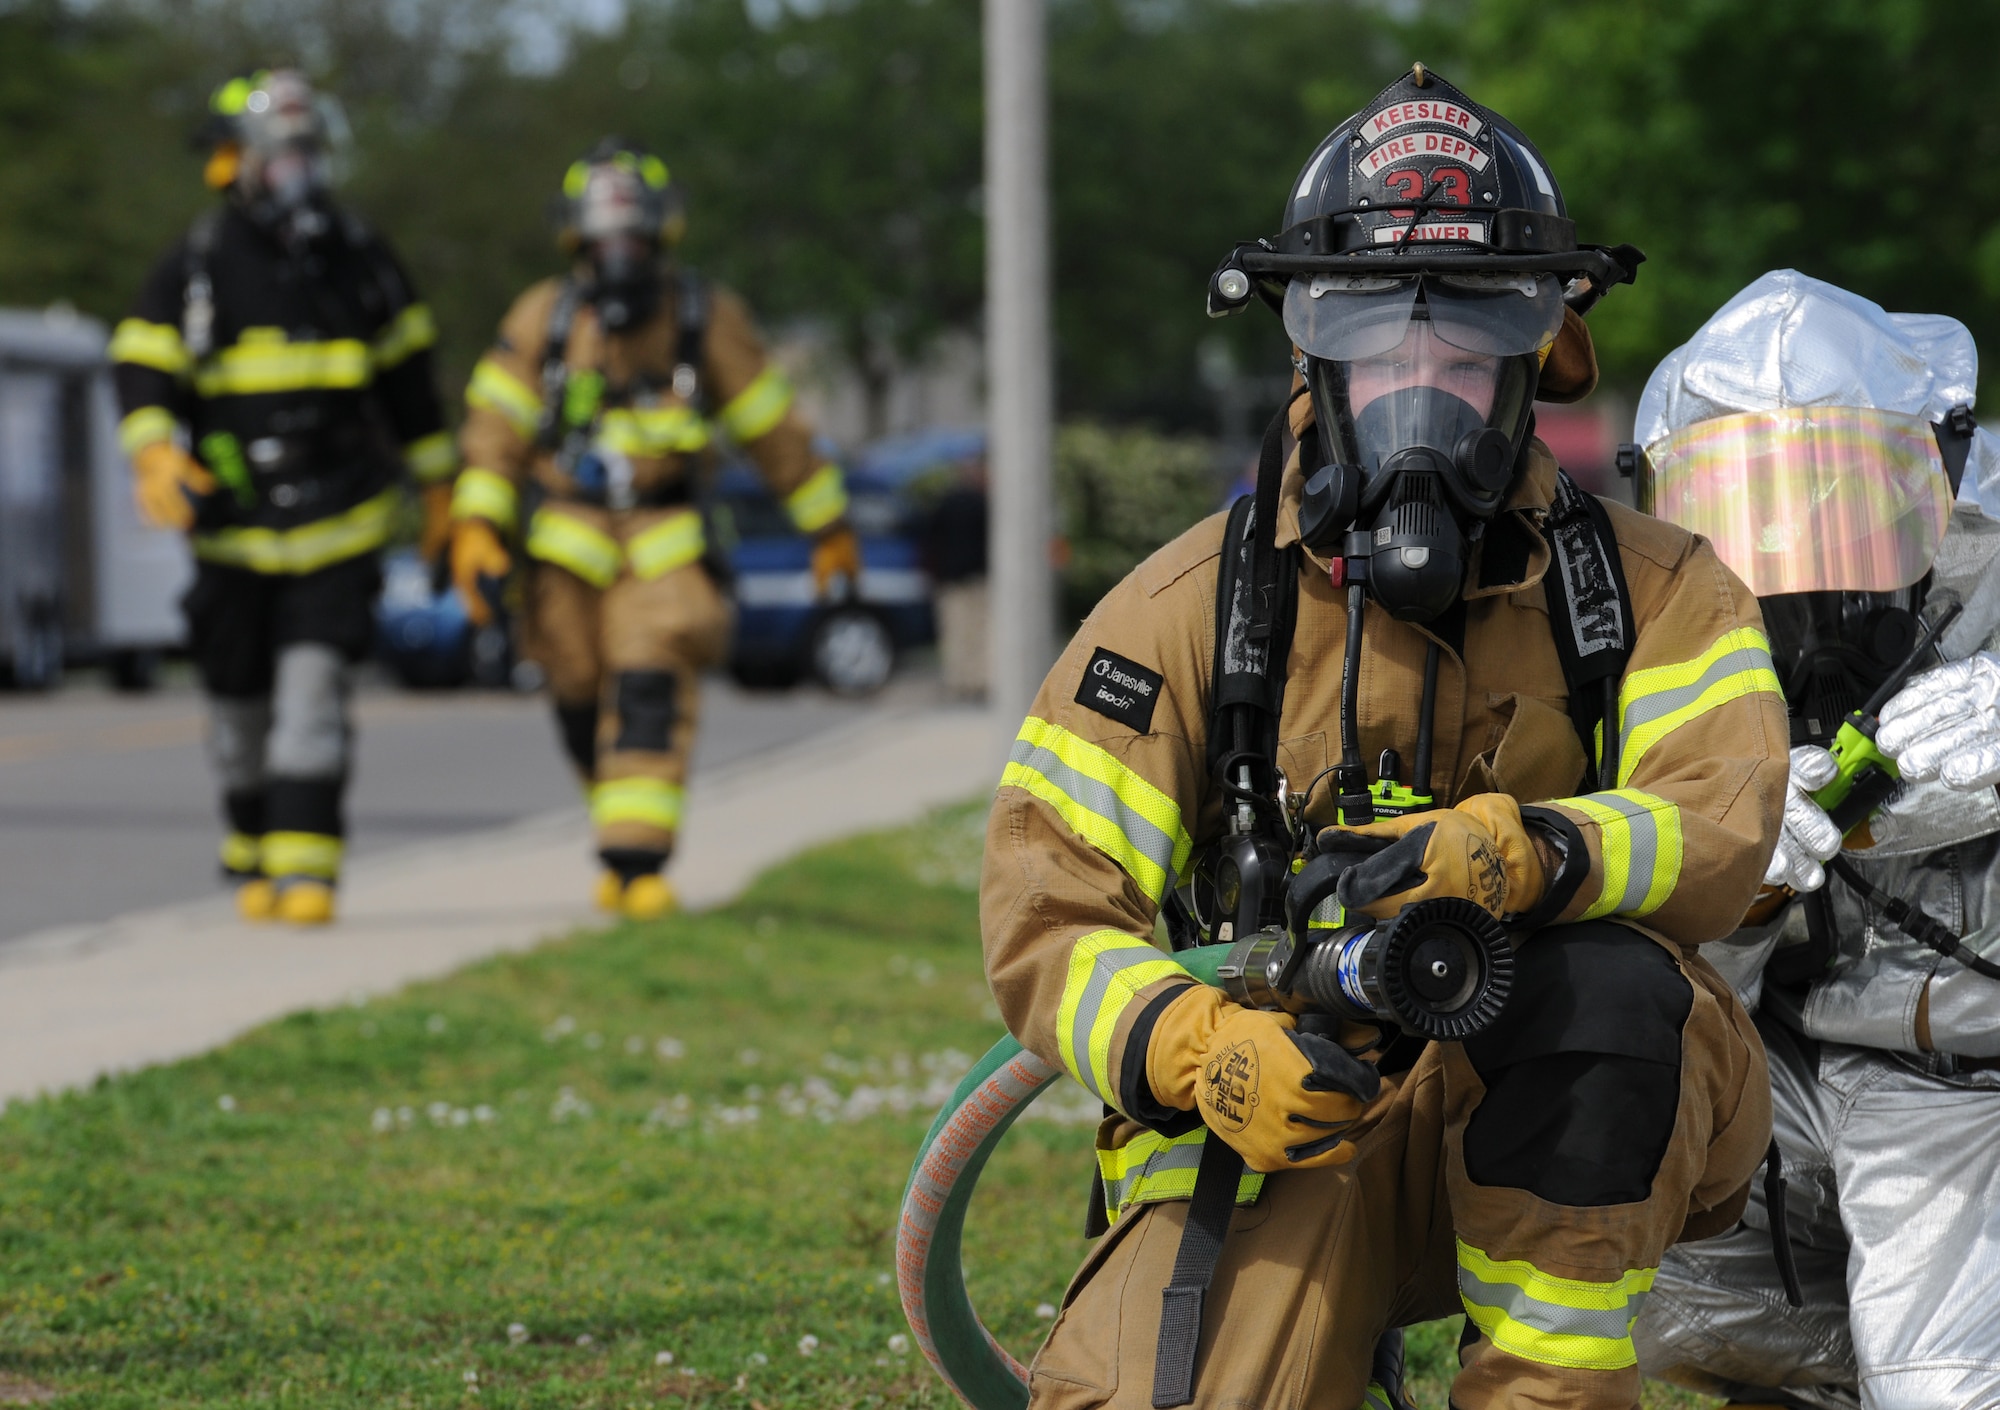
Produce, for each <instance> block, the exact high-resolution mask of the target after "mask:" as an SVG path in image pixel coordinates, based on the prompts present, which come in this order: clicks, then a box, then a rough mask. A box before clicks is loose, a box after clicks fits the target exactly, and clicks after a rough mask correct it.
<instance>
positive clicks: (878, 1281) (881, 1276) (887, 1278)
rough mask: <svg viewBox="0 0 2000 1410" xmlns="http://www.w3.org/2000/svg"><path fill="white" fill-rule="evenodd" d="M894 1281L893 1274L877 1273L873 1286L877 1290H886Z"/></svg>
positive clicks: (894, 1276)
mask: <svg viewBox="0 0 2000 1410" xmlns="http://www.w3.org/2000/svg"><path fill="white" fill-rule="evenodd" d="M895 1281H896V1275H895V1274H894V1273H877V1274H876V1275H875V1286H876V1287H878V1288H886V1287H888V1286H889V1284H891V1283H893V1282H895Z"/></svg>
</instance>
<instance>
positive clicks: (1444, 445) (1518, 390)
mask: <svg viewBox="0 0 2000 1410" xmlns="http://www.w3.org/2000/svg"><path fill="white" fill-rule="evenodd" d="M1413 313H1414V315H1415V316H1414V317H1410V318H1408V319H1407V320H1406V321H1405V323H1404V325H1403V327H1402V329H1401V336H1400V337H1399V339H1398V341H1397V342H1395V343H1394V344H1391V345H1390V346H1389V347H1387V348H1385V349H1381V350H1379V351H1375V352H1371V353H1367V354H1365V355H1362V356H1358V357H1355V358H1352V359H1322V358H1319V357H1317V356H1314V355H1312V354H1311V353H1310V350H1308V355H1309V356H1311V357H1312V360H1311V362H1310V363H1309V364H1308V366H1309V369H1310V372H1309V377H1310V380H1311V384H1312V396H1313V410H1314V413H1315V416H1316V418H1317V420H1318V422H1319V424H1320V425H1321V426H1322V427H1324V428H1325V430H1324V432H1323V434H1324V435H1325V436H1326V442H1325V445H1324V450H1325V453H1326V454H1327V455H1328V456H1330V457H1333V458H1337V459H1339V460H1341V461H1342V462H1343V463H1344V464H1348V465H1352V466H1354V467H1356V468H1357V469H1358V470H1359V471H1360V474H1361V490H1360V507H1361V511H1362V514H1363V516H1364V517H1366V516H1367V515H1368V514H1369V513H1370V512H1371V511H1374V510H1376V509H1378V508H1380V507H1381V505H1382V504H1383V503H1384V502H1385V501H1386V500H1387V499H1388V498H1389V497H1390V492H1391V490H1392V488H1393V487H1394V486H1395V484H1396V481H1397V479H1398V477H1399V476H1402V475H1404V474H1406V473H1419V474H1423V473H1428V474H1434V475H1436V476H1437V477H1438V479H1439V487H1440V488H1441V489H1442V490H1443V491H1444V493H1445V494H1446V496H1448V498H1449V499H1450V500H1451V502H1452V503H1453V504H1454V505H1455V506H1456V507H1457V509H1458V510H1459V511H1460V512H1461V513H1462V514H1463V515H1465V516H1468V517H1470V518H1474V519H1485V518H1490V517H1491V516H1492V515H1493V514H1495V513H1497V512H1498V511H1499V508H1500V503H1501V500H1502V498H1503V497H1504V495H1505V492H1506V489H1507V486H1508V484H1509V482H1510V481H1511V480H1512V478H1513V473H1514V463H1515V460H1516V458H1517V454H1518V451H1519V440H1520V437H1521V435H1522V433H1523V432H1524V431H1525V429H1526V424H1527V418H1528V412H1529V409H1530V407H1531V406H1532V404H1533V401H1534V394H1535V373H1536V371H1537V362H1538V360H1537V358H1536V356H1535V355H1534V354H1533V352H1531V351H1530V352H1525V353H1516V354H1513V355H1506V354H1500V353H1495V352H1482V351H1473V350H1470V349H1467V348H1464V347H1462V346H1458V345H1454V344H1453V343H1451V342H1449V341H1448V340H1447V338H1446V335H1445V334H1446V330H1445V329H1444V328H1442V327H1440V326H1439V325H1438V324H1436V323H1434V322H1433V321H1431V320H1430V319H1428V318H1426V317H1425V316H1424V315H1425V309H1424V307H1423V305H1422V304H1417V305H1415V306H1414V309H1413Z"/></svg>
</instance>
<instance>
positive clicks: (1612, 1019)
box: [1465, 923, 1694, 1207]
mask: <svg viewBox="0 0 2000 1410" xmlns="http://www.w3.org/2000/svg"><path fill="white" fill-rule="evenodd" d="M1515 964H1516V966H1517V969H1516V982H1515V988H1514V992H1513V994H1512V996H1511V997H1510V998H1509V1000H1508V1004H1507V1011H1506V1013H1505V1014H1504V1015H1503V1016H1502V1018H1501V1020H1500V1022H1499V1023H1497V1024H1495V1025H1494V1026H1493V1027H1492V1028H1491V1029H1489V1030H1487V1031H1486V1032H1485V1033H1483V1034H1481V1035H1480V1036H1479V1037H1477V1038H1475V1039H1472V1040H1470V1041H1468V1042H1467V1043H1466V1045H1465V1055H1466V1057H1467V1059H1468V1060H1469V1061H1470V1062H1471V1063H1472V1066H1473V1069H1474V1071H1476V1072H1477V1073H1478V1074H1479V1078H1480V1081H1481V1082H1482V1083H1484V1084H1485V1087H1486V1095H1485V1097H1484V1098H1483V1099H1482V1100H1481V1101H1480V1103H1479V1107H1478V1109H1477V1110H1476V1111H1474V1112H1473V1114H1472V1117H1471V1120H1470V1121H1469V1122H1468V1123H1467V1124H1466V1128H1465V1168H1466V1174H1467V1175H1468V1176H1469V1177H1470V1178H1471V1179H1472V1181H1473V1182H1474V1183H1475V1184H1480V1185H1489V1186H1503V1187H1507V1188H1512V1189H1523V1190H1527V1191H1528V1192H1529V1193H1531V1194H1534V1195H1536V1196H1538V1197H1539V1198H1542V1199H1545V1200H1548V1201H1550V1202H1551V1203H1554V1204H1562V1205H1570V1206H1572V1207H1586V1206H1595V1205H1608V1204H1632V1203H1638V1202H1639V1201H1642V1200H1644V1199H1646V1198H1647V1196H1648V1194H1649V1193H1650V1191H1651V1189H1652V1183H1653V1177H1654V1175H1656V1174H1657V1173H1658V1172H1659V1168H1660V1162H1661V1161H1662V1160H1663V1159H1664V1158H1665V1156H1666V1152H1667V1147H1668V1145H1669V1143H1670V1142H1671V1141H1672V1139H1673V1134H1674V1125H1675V1122H1676V1120H1677V1118H1678V1115H1679V1110H1680V1090H1681V1030H1682V1028H1683V1027H1684V1026H1685V1024H1686V1023H1687V1019H1688V1014H1689V1013H1690V1012H1691V1011H1692V1009H1693V1006H1694V990H1693V987H1692V986H1691V985H1690V984H1689V983H1688V981H1687V978H1686V976H1684V975H1683V974H1682V973H1681V972H1680V967H1679V965H1677V964H1676V963H1675V962H1674V958H1673V956H1671V955H1669V954H1668V953H1667V952H1666V950H1665V949H1663V948H1662V947H1661V946H1660V945H1659V944H1657V943H1656V942H1654V941H1653V940H1650V939H1648V938H1647V937H1646V936H1643V935H1640V934H1638V933H1637V932H1635V931H1631V930H1627V929H1625V928H1624V927H1622V926H1616V925H1609V924H1604V923H1586V924H1582V925H1571V926H1558V927H1551V928H1550V929H1547V930H1544V931H1541V932H1540V933H1539V934H1537V935H1535V936H1533V937H1531V938H1530V939H1529V940H1528V941H1527V942H1526V943H1525V944H1524V945H1523V946H1522V947H1521V948H1520V950H1519V951H1518V952H1517V953H1516V955H1515Z"/></svg>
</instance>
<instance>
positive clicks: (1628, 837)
mask: <svg viewBox="0 0 2000 1410" xmlns="http://www.w3.org/2000/svg"><path fill="white" fill-rule="evenodd" d="M1554 802H1555V804H1556V806H1558V807H1564V808H1574V809H1575V810H1576V811H1577V812H1579V813H1582V814H1583V815H1584V816H1585V817H1586V818H1588V819H1590V820H1591V821H1592V822H1594V823H1596V824H1597V838H1598V855H1599V857H1600V858H1601V859H1602V862H1603V867H1604V877H1603V887H1602V889H1601V890H1600V891H1599V892H1598V893H1597V899H1596V900H1595V901H1593V902H1591V903H1590V906H1589V908H1588V909H1587V910H1585V911H1584V913H1583V914H1582V915H1580V916H1578V917H1577V919H1579V920H1596V919H1597V918H1598V917H1600V916H1609V915H1621V916H1643V915H1651V914H1652V913H1653V912H1654V911H1657V910H1658V909H1659V908H1660V907H1661V906H1663V905H1665V904H1666V903H1667V898H1668V897H1669V896H1671V895H1673V894H1674V888H1675V887H1676V886H1678V885H1679V884H1680V879H1681V850H1682V849H1681V810H1680V809H1679V808H1678V807H1676V806H1675V805H1674V804H1672V803H1669V802H1668V801H1667V800H1666V799H1664V798H1661V797H1658V796H1657V795H1655V794H1651V793H1641V792H1640V791H1639V790H1638V789H1636V788H1619V789H1614V790H1612V791H1611V792H1608V793H1586V794H1584V795H1583V796H1582V797H1580V798H1557V799H1555V800H1554Z"/></svg>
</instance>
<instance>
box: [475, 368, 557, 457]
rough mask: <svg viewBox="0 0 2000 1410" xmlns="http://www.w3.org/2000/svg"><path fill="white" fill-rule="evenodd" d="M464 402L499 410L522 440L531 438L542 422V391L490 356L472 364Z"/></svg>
mask: <svg viewBox="0 0 2000 1410" xmlns="http://www.w3.org/2000/svg"><path fill="white" fill-rule="evenodd" d="M465 404H466V405H467V406H470V407H474V408H483V409H485V410H487V411H497V412H498V413H500V415H501V416H502V417H504V418H505V419H506V421H507V424H508V425H510V426H512V427H513V428H514V429H515V430H516V431H518V432H519V433H520V435H521V439H523V440H527V439H529V438H531V437H532V436H533V435H534V434H535V431H536V429H537V428H538V427H540V426H541V424H542V397H541V393H539V392H537V391H536V390H535V389H534V388H533V387H531V386H529V385H528V384H527V383H526V382H523V381H522V380H521V379H520V378H519V377H516V376H515V375H514V374H513V373H511V372H509V371H508V370H507V369H506V368H504V367H502V366H501V365H500V364H499V363H497V362H495V361H494V360H493V359H492V358H490V357H482V358H480V359H479V361H478V362H477V363H475V364H474V365H473V368H472V381H471V382H470V383H468V384H467V385H466V388H465Z"/></svg>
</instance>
